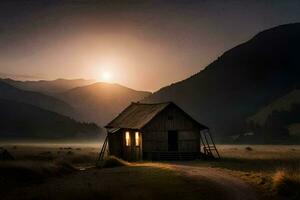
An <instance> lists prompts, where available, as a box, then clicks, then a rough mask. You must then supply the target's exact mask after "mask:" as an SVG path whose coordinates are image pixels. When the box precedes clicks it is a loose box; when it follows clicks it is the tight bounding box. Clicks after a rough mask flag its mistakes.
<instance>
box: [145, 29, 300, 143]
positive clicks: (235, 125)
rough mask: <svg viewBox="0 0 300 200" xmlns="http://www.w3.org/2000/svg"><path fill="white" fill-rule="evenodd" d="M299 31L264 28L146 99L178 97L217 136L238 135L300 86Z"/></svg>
mask: <svg viewBox="0 0 300 200" xmlns="http://www.w3.org/2000/svg"><path fill="white" fill-rule="evenodd" d="M299 35H300V23H295V24H288V25H281V26H278V27H275V28H271V29H269V30H265V31H263V32H261V33H259V34H257V35H255V36H254V37H253V38H252V39H250V40H249V41H247V42H245V43H243V44H241V45H238V46H237V47H235V48H232V49H231V50H229V51H227V52H225V53H224V54H223V55H222V56H220V57H219V58H218V59H217V60H215V61H214V62H212V63H211V64H210V65H208V66H207V67H206V68H205V69H204V70H202V71H201V72H199V73H197V74H195V75H194V76H192V77H190V78H188V79H186V80H183V81H180V82H177V83H175V84H172V85H170V86H167V87H164V88H162V89H160V90H159V91H157V92H155V93H154V94H153V95H151V96H150V97H148V98H146V99H145V100H144V101H145V102H161V101H174V102H175V103H177V104H178V105H179V106H181V107H182V108H183V109H185V110H186V111H187V112H188V113H190V114H191V115H192V116H193V117H195V118H196V119H197V120H198V121H200V122H202V123H204V124H206V125H207V126H208V127H210V128H211V129H212V130H213V133H214V134H215V135H216V136H218V137H223V136H226V135H233V134H239V133H241V132H242V131H244V130H245V124H246V119H247V118H248V117H250V116H252V115H254V114H255V113H256V112H257V111H258V110H259V109H261V108H263V107H264V106H266V105H268V104H269V103H271V102H272V101H274V100H275V99H277V98H279V97H281V96H283V95H285V94H287V93H289V92H290V91H292V90H294V89H295V88H297V87H298V86H299V82H300V79H299V75H300V59H299V54H298V49H299V46H300V37H299Z"/></svg>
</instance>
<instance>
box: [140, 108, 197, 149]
mask: <svg viewBox="0 0 300 200" xmlns="http://www.w3.org/2000/svg"><path fill="white" fill-rule="evenodd" d="M172 130H174V131H178V148H179V149H178V150H179V151H180V152H198V151H200V135H199V134H200V129H199V128H198V126H197V124H196V123H195V122H194V121H193V120H191V119H190V118H189V117H187V116H186V114H185V113H183V112H182V111H181V110H180V109H178V108H177V107H174V106H172V107H169V108H168V109H166V110H164V111H163V112H161V113H160V114H159V115H157V116H156V117H155V118H154V119H153V120H152V121H151V122H150V123H149V124H148V125H147V126H146V127H145V128H144V129H143V152H155V151H168V131H172Z"/></svg>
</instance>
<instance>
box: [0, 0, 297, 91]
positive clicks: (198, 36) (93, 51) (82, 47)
mask: <svg viewBox="0 0 300 200" xmlns="http://www.w3.org/2000/svg"><path fill="white" fill-rule="evenodd" d="M299 11H300V1H298V0H285V1H282V0H272V1H270V0H268V1H267V0H247V1H237V0H219V1H216V0H195V1H193V0H165V1H163V0H161V1H143V0H140V1H137V0H102V1H100V0H99V1H98V0H90V1H88V0H67V1H63V0H39V1H37V0H36V1H34V0H23V1H21V0H19V1H12V0H9V1H5V0H2V1H1V2H0V76H2V77H13V78H17V79H21V80H39V79H46V80H53V79H57V78H67V79H74V78H84V79H94V80H97V81H107V82H113V83H119V84H122V85H125V86H127V87H131V88H133V89H137V90H148V91H156V90H158V89H159V88H161V87H164V86H166V85H170V84H171V83H174V82H177V81H180V80H183V79H185V78H188V77H190V76H191V75H193V74H195V73H198V72H200V71H201V70H202V69H204V68H205V67H206V66H207V65H208V64H209V63H211V62H212V61H213V60H215V59H217V58H218V57H219V56H221V55H222V54H223V53H224V52H225V51H226V50H229V49H230V48H232V47H234V46H236V45H238V44H240V43H242V42H245V41H247V40H249V39H251V37H253V36H254V35H255V34H256V33H258V32H260V31H262V30H265V29H268V28H271V27H274V26H277V25H281V24H286V23H294V22H300V12H299Z"/></svg>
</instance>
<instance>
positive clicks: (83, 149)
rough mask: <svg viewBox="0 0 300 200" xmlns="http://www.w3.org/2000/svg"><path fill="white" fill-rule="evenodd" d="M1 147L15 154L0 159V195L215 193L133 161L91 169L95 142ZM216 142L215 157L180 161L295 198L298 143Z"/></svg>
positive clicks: (271, 194)
mask: <svg viewBox="0 0 300 200" xmlns="http://www.w3.org/2000/svg"><path fill="white" fill-rule="evenodd" d="M1 146H2V147H4V148H6V149H7V150H8V151H9V152H10V153H11V154H12V155H13V156H14V157H15V160H14V161H0V195H1V199H213V198H211V196H212V195H214V188H209V187H208V188H203V187H201V188H200V187H199V186H198V185H196V184H195V183H194V182H193V181H190V180H188V179H186V178H182V176H181V175H180V174H178V173H177V172H176V171H172V170H170V169H167V168H156V167H149V166H148V167H147V166H136V165H134V164H133V165H129V166H125V167H115V168H106V169H95V168H90V167H92V166H94V164H95V160H96V158H97V153H98V150H99V145H96V146H93V145H74V144H58V145H45V144H43V145H1ZM218 147H219V150H220V154H221V156H222V159H221V160H220V161H201V160H198V161H191V162H179V164H183V165H189V166H198V167H214V168H220V169H221V170H223V171H224V172H225V173H229V174H231V175H233V176H236V177H239V178H242V179H243V180H245V181H246V182H248V183H250V184H251V185H253V186H254V187H255V188H256V189H257V190H258V191H260V192H259V193H260V194H262V199H297V198H298V197H299V192H298V188H299V174H300V173H299V167H300V162H299V161H300V146H259V145H251V146H247V145H243V146H242V145H241V146H240V145H221V146H218ZM177 163H178V162H174V163H173V164H177ZM84 169H85V170H84ZM215 199H218V198H215Z"/></svg>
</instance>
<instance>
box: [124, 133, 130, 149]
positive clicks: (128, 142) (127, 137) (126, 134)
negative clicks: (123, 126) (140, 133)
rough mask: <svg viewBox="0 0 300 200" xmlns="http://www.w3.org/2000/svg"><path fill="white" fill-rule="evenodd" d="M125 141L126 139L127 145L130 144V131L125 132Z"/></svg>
mask: <svg viewBox="0 0 300 200" xmlns="http://www.w3.org/2000/svg"><path fill="white" fill-rule="evenodd" d="M125 141H126V146H130V133H129V132H128V131H126V133H125Z"/></svg>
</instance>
